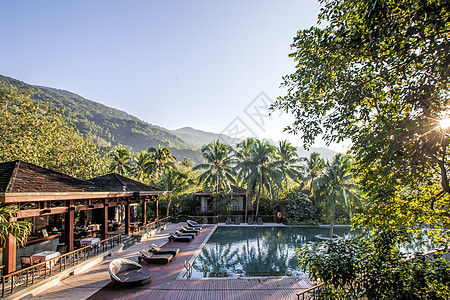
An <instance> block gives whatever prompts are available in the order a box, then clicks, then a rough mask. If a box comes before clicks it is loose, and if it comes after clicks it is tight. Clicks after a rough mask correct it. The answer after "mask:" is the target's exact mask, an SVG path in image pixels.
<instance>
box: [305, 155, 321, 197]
mask: <svg viewBox="0 0 450 300" xmlns="http://www.w3.org/2000/svg"><path fill="white" fill-rule="evenodd" d="M301 160H302V161H303V162H304V164H305V166H304V171H305V173H306V178H305V180H306V181H309V191H310V192H311V194H312V193H313V186H314V180H315V179H316V178H317V177H319V176H320V175H321V174H322V171H323V169H324V168H325V167H326V166H327V164H326V161H325V160H324V159H323V158H321V157H320V154H319V153H317V152H313V153H311V154H310V155H309V159H308V158H306V157H302V158H301Z"/></svg>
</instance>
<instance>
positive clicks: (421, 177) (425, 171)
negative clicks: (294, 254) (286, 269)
mask: <svg viewBox="0 0 450 300" xmlns="http://www.w3.org/2000/svg"><path fill="white" fill-rule="evenodd" d="M321 3H322V6H323V8H322V11H321V14H320V15H319V20H320V22H325V23H326V24H327V25H326V26H324V27H323V28H318V27H312V28H310V29H306V30H300V31H299V32H298V34H297V36H296V37H295V38H294V43H293V44H292V47H293V49H294V52H293V53H292V54H290V56H291V57H292V58H294V60H295V62H296V63H297V65H296V71H295V73H293V74H290V75H288V76H286V77H284V78H283V80H284V81H283V83H282V85H283V86H284V87H286V88H287V95H286V96H284V97H280V98H279V99H278V101H277V102H276V103H275V105H274V108H280V109H283V110H285V111H289V112H291V113H293V114H294V116H295V117H296V121H295V122H294V124H293V125H292V126H290V127H288V128H287V130H289V131H291V132H294V133H299V132H301V133H302V134H303V140H304V145H305V146H306V147H308V146H310V145H311V144H312V143H313V142H314V140H315V138H316V137H317V136H318V135H319V134H323V136H324V139H325V140H326V141H327V142H340V141H342V140H344V139H350V140H351V141H352V143H353V146H352V152H353V156H354V157H355V166H356V167H355V175H357V176H359V178H360V179H361V183H362V185H363V188H364V189H365V192H366V193H367V194H368V199H369V200H370V205H369V209H368V214H366V215H365V216H363V217H362V218H361V219H360V221H361V224H364V225H367V226H370V227H381V228H392V226H397V227H404V226H408V227H411V226H413V225H417V224H423V223H427V224H440V225H444V226H446V225H449V224H450V218H449V217H450V215H449V214H448V211H449V208H450V186H449V180H448V175H449V174H448V170H449V165H448V162H449V151H447V147H448V140H449V137H450V131H449V129H448V128H447V129H445V128H443V127H441V126H440V124H441V123H440V120H442V119H443V118H445V117H446V116H447V117H448V115H449V113H450V101H449V77H450V76H449V75H450V68H448V66H449V63H450V56H449V55H448V53H449V43H450V36H449V35H450V30H449V29H450V10H449V7H450V1H448V0H442V1H440V0H437V1H415V0H402V1H376V0H340V1H333V0H322V1H321Z"/></svg>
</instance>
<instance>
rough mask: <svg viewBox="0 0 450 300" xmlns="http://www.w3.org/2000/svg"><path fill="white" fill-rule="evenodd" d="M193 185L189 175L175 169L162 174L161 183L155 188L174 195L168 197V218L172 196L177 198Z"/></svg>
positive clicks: (157, 183)
mask: <svg viewBox="0 0 450 300" xmlns="http://www.w3.org/2000/svg"><path fill="white" fill-rule="evenodd" d="M191 184H193V181H192V180H191V178H190V177H189V174H188V173H185V172H182V171H180V170H178V169H175V168H173V169H170V170H168V171H167V172H165V173H163V174H161V176H160V177H159V181H158V182H156V183H155V187H156V188H158V189H160V190H162V191H171V192H172V195H167V211H166V217H168V216H169V211H170V204H171V202H172V196H177V195H179V194H180V193H182V192H183V191H185V190H187V189H188V188H189V187H190V186H191Z"/></svg>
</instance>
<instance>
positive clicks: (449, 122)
mask: <svg viewBox="0 0 450 300" xmlns="http://www.w3.org/2000/svg"><path fill="white" fill-rule="evenodd" d="M439 126H440V127H441V128H442V129H447V128H449V127H450V118H445V119H442V120H440V121H439Z"/></svg>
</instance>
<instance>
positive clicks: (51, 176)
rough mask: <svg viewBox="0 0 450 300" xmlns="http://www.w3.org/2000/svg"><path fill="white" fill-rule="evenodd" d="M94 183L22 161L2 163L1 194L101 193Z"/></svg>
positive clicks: (0, 167)
mask: <svg viewBox="0 0 450 300" xmlns="http://www.w3.org/2000/svg"><path fill="white" fill-rule="evenodd" d="M100 191H103V189H102V188H101V187H99V186H97V185H95V184H94V183H92V182H89V181H86V180H82V179H78V178H75V177H72V176H69V175H66V174H62V173H59V172H56V171H53V170H50V169H46V168H43V167H39V166H37V165H34V164H31V163H27V162H24V161H21V160H15V161H10V162H5V163H0V193H36V192H37V193H39V192H46V193H48V192H50V193H62V192H100Z"/></svg>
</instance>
